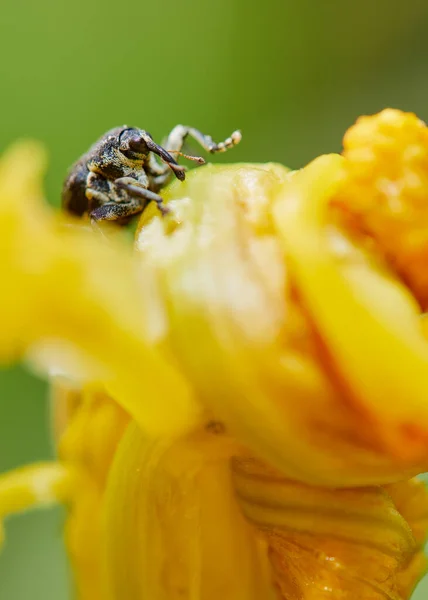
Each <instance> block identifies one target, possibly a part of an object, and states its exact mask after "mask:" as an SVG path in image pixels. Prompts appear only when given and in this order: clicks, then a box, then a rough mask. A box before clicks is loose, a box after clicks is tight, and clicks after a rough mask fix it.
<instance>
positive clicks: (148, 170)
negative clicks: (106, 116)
mask: <svg viewBox="0 0 428 600" xmlns="http://www.w3.org/2000/svg"><path fill="white" fill-rule="evenodd" d="M187 136H191V137H192V138H193V139H194V140H196V141H197V142H198V143H199V144H200V145H201V146H202V147H203V148H204V149H205V150H206V151H207V152H211V153H216V152H225V151H226V150H227V149H228V148H232V147H233V146H235V145H236V144H238V143H239V142H240V140H241V134H240V132H239V131H234V132H233V133H232V135H231V136H230V137H228V138H227V139H226V140H225V141H224V142H220V143H219V144H216V143H215V142H213V140H212V138H211V137H210V136H208V135H204V134H203V133H201V132H200V131H198V130H197V129H194V128H193V127H185V126H184V125H177V126H176V127H174V129H173V130H172V131H171V133H170V134H169V136H168V138H167V141H166V142H165V148H163V147H162V146H159V145H158V144H156V143H155V142H154V141H153V138H152V137H151V135H150V134H149V133H147V131H143V130H142V129H137V128H136V127H126V126H123V127H117V128H115V129H111V130H110V131H108V132H107V133H106V134H105V135H103V136H102V137H101V138H100V139H99V140H98V141H97V142H96V143H95V144H94V145H93V146H92V147H91V148H90V150H89V151H88V152H87V153H86V154H84V155H83V156H82V157H81V158H80V159H79V160H78V161H77V162H76V163H75V164H74V165H73V166H72V167H71V170H70V172H69V174H68V176H67V178H66V180H65V182H64V187H63V192H62V204H63V208H64V209H65V210H67V211H68V212H70V213H72V214H74V215H77V216H82V215H89V217H90V219H91V220H92V221H104V220H106V221H118V222H119V224H124V223H127V222H128V220H129V217H131V216H132V215H136V214H138V213H140V212H142V211H143V210H144V208H145V207H146V206H147V204H148V203H149V202H150V201H153V202H156V204H157V206H158V208H159V210H160V211H161V213H162V214H163V215H164V214H166V213H167V212H168V209H167V208H166V206H164V204H163V202H162V196H160V195H159V194H158V192H159V191H160V190H161V189H162V188H163V187H164V186H165V185H166V184H167V183H168V181H169V180H170V178H171V176H172V175H173V174H174V175H175V176H176V177H177V179H179V180H180V181H184V179H185V176H186V174H185V168H184V167H182V166H180V165H179V164H178V163H177V161H176V160H175V158H173V156H172V154H177V155H182V156H185V157H186V158H188V159H190V160H194V161H196V162H198V163H200V164H203V163H204V162H205V161H204V159H203V158H201V157H195V156H187V155H186V154H183V153H182V152H181V149H182V147H183V144H184V141H185V139H186V137H187ZM154 155H156V156H158V157H159V158H160V160H161V161H162V162H159V160H158V159H156V157H155V156H154Z"/></svg>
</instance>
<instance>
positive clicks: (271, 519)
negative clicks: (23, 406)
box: [0, 111, 428, 600]
mask: <svg viewBox="0 0 428 600" xmlns="http://www.w3.org/2000/svg"><path fill="white" fill-rule="evenodd" d="M426 156H427V157H428V133H427V129H426V127H425V126H424V125H423V124H421V123H420V122H419V121H418V120H417V119H416V118H415V117H413V116H409V115H405V114H403V113H400V112H399V111H385V112H384V113H381V114H380V115H377V116H374V117H369V118H366V119H365V120H362V121H360V122H358V123H357V125H356V126H354V128H352V129H351V130H350V132H348V134H347V136H346V138H345V152H344V155H343V156H337V155H330V156H324V157H320V158H319V159H317V160H316V161H314V162H313V163H311V164H310V165H308V166H307V167H305V168H304V169H303V170H301V171H299V172H289V171H287V170H286V169H285V168H283V167H281V166H279V165H274V164H267V165H251V164H243V165H234V166H225V167H213V166H208V167H205V168H203V169H200V170H195V171H193V172H192V173H190V174H189V176H188V178H187V181H186V183H185V184H182V183H179V182H177V183H176V184H173V185H171V186H170V188H169V189H168V190H167V192H166V201H168V202H169V205H170V207H171V209H172V211H171V215H170V216H168V217H167V218H166V219H161V218H160V217H158V216H157V214H156V212H155V208H152V207H149V208H148V209H147V210H146V211H145V213H144V215H143V217H142V219H141V222H140V226H139V229H138V232H137V237H136V244H135V252H131V250H130V249H129V248H128V246H127V245H126V242H125V241H124V240H123V239H122V236H120V235H113V234H110V233H109V232H108V231H106V237H103V236H100V235H98V234H97V233H96V232H93V231H91V230H90V229H89V228H86V227H85V225H84V224H83V226H82V224H79V223H75V222H68V221H66V220H65V218H64V217H63V216H58V215H55V214H53V213H51V212H50V211H49V210H48V209H47V208H46V207H45V206H44V205H43V203H42V202H41V197H42V192H41V189H40V183H39V181H40V170H41V168H42V164H43V155H42V153H41V151H40V149H39V148H38V147H37V146H36V145H24V146H17V147H15V148H13V149H11V150H10V151H9V153H8V154H7V155H6V156H5V157H4V158H3V160H2V162H1V164H0V232H1V242H0V250H1V256H2V261H1V264H0V277H1V280H2V281H3V282H7V287H6V291H7V293H5V294H2V296H1V299H0V326H1V330H2V335H1V337H0V359H1V360H2V362H11V361H14V360H17V359H20V358H26V359H27V360H30V362H31V363H32V364H34V365H36V367H37V368H39V369H42V370H44V371H45V372H47V373H50V374H52V373H56V381H55V383H54V387H53V396H54V407H55V408H54V413H55V415H54V416H55V419H54V422H55V436H56V440H57V448H58V460H57V461H55V462H53V463H51V464H41V465H34V466H29V467H24V468H23V469H21V470H18V471H16V472H12V473H9V474H5V475H2V476H0V516H7V514H10V513H12V512H17V511H20V510H24V509H27V508H29V507H30V506H32V505H39V504H46V503H51V502H54V501H59V502H64V503H66V504H67V505H68V507H69V517H68V520H67V525H66V544H67V548H68V551H69V555H70V559H71V561H72V564H73V567H74V572H75V578H76V584H77V589H78V593H79V598H80V599H84V600H86V599H88V600H89V599H90V600H97V598H98V599H100V600H123V599H124V598H132V599H133V600H134V599H135V600H138V599H140V598H141V599H143V598H144V599H149V600H174V599H176V600H178V599H182V600H184V599H187V600H214V599H217V598H219V597H221V598H223V599H224V600H229V599H230V600H261V599H263V600H265V599H267V600H269V599H272V600H274V599H275V598H281V599H283V600H298V599H305V600H318V599H320V600H321V598H328V597H331V598H336V597H341V598H344V599H349V600H353V599H355V600H356V599H359V600H376V599H378V598H379V600H381V599H385V598H388V599H390V600H404V599H406V598H409V596H410V594H411V592H412V590H413V587H414V585H415V584H416V582H417V581H418V579H419V578H420V576H421V575H422V573H423V572H424V569H425V559H424V557H423V554H422V548H423V545H424V541H425V537H426V533H427V530H428V520H427V519H428V496H427V493H426V491H425V487H424V486H423V484H422V483H420V482H418V481H417V480H416V479H409V478H410V477H413V476H414V475H417V474H419V473H421V472H423V471H424V470H428V443H427V442H428V402H427V400H426V397H427V391H428V375H427V373H428V370H427V367H428V343H427V341H426V337H425V334H424V329H425V324H424V319H423V315H422V314H421V308H420V306H422V307H424V306H425V300H424V299H425V294H428V286H427V285H425V275H424V272H423V270H422V269H421V265H423V255H424V251H425V249H426V248H428V246H427V244H428V235H425V232H426V233H428V230H426V229H425V228H424V226H423V223H424V219H425V218H427V216H428V210H427V209H426V208H425V206H424V199H425V197H426V199H427V200H428V192H427V191H426V190H428V187H427V185H426V183H428V182H425V179H426V177H427V175H426V172H425V168H424V167H425V162H428V159H427V158H425V157H426ZM426 206H427V207H428V203H426ZM397 207H399V209H398V208H397ZM424 236H425V237H424ZM415 240H416V241H415ZM427 283H428V282H427ZM427 297H428V296H427ZM59 373H61V374H62V375H61V376H58V374H59Z"/></svg>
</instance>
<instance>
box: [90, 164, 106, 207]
mask: <svg viewBox="0 0 428 600" xmlns="http://www.w3.org/2000/svg"><path fill="white" fill-rule="evenodd" d="M109 192H110V190H109V185H108V182H107V181H106V180H105V179H104V178H103V177H100V176H99V175H98V174H97V173H93V172H90V173H89V175H88V178H87V180H86V190H85V196H86V198H87V199H88V200H89V201H90V202H91V201H94V202H95V203H96V204H106V203H107V202H110V201H111V197H110V196H109Z"/></svg>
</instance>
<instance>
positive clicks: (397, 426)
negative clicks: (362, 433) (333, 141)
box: [275, 156, 428, 465]
mask: <svg viewBox="0 0 428 600" xmlns="http://www.w3.org/2000/svg"><path fill="white" fill-rule="evenodd" d="M342 161H343V159H341V158H340V157H338V156H326V157H321V158H319V159H317V160H316V161H314V163H312V164H311V165H310V166H309V167H307V168H306V169H305V170H304V171H302V172H301V174H298V175H297V176H296V177H295V178H294V180H293V184H292V185H291V186H288V187H285V188H284V192H283V196H282V198H281V201H280V202H279V204H278V205H277V207H276V211H275V214H276V219H277V224H278V229H279V231H280V233H281V236H282V240H283V244H284V247H285V248H286V251H287V253H288V255H289V257H290V262H291V265H292V268H293V274H294V276H295V278H296V283H297V285H298V289H299V294H300V296H301V299H302V303H303V304H304V306H305V308H306V309H307V311H308V314H309V318H310V319H311V321H312V322H313V324H314V327H315V328H316V330H317V332H318V334H319V336H320V338H321V340H322V344H323V347H324V349H325V353H326V355H327V360H328V362H329V367H330V372H331V374H332V375H333V377H336V378H337V379H339V380H340V381H341V382H342V384H343V390H344V392H345V394H346V397H347V401H348V402H351V403H353V404H354V406H355V407H356V409H358V408H359V409H360V410H361V411H364V414H365V417H366V420H367V422H368V426H369V427H370V429H368V430H367V433H368V435H370V436H373V438H374V436H376V441H377V443H378V444H379V449H380V450H381V451H382V452H385V451H387V452H388V453H390V454H392V455H395V457H396V460H397V464H399V463H400V462H402V463H403V465H405V463H406V462H414V463H418V461H422V460H426V448H427V441H428V402H427V390H428V344H427V343H426V341H425V339H424V337H423V335H422V333H421V328H420V324H419V320H418V311H417V305H416V303H415V301H414V300H413V298H412V297H411V296H410V294H409V292H408V291H407V290H406V289H405V288H404V287H403V286H402V285H401V284H400V283H399V282H398V281H394V280H393V279H392V278H391V277H390V276H389V275H388V274H387V273H384V272H382V270H381V269H380V268H377V267H376V265H375V264H374V263H373V262H370V260H368V259H364V257H362V258H361V259H360V260H359V261H346V260H342V261H341V260H340V259H339V258H338V257H337V255H335V253H334V251H333V249H332V248H331V246H330V244H329V236H328V232H327V231H326V228H325V223H326V209H327V206H328V201H329V199H330V198H331V196H332V195H333V194H334V192H335V190H336V189H337V186H338V184H339V183H340V181H341V177H342V169H341V163H342ZM290 206H293V207H294V210H293V212H290V209H289V207H290ZM326 362H327V361H326ZM373 441H374V440H373Z"/></svg>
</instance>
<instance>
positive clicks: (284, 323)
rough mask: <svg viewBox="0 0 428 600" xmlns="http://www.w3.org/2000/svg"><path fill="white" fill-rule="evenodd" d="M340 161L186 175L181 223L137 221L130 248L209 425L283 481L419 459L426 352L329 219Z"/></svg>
mask: <svg viewBox="0 0 428 600" xmlns="http://www.w3.org/2000/svg"><path fill="white" fill-rule="evenodd" d="M343 163H344V159H343V158H341V157H339V156H332V157H325V158H321V159H319V161H318V162H315V163H314V164H313V165H310V166H309V167H307V168H305V169H304V170H303V171H301V172H298V173H288V172H287V171H286V170H281V169H279V168H278V167H276V166H269V165H267V166H266V167H265V168H263V169H262V168H260V167H259V166H251V165H241V166H236V167H233V168H232V167H227V168H223V167H221V168H214V167H211V170H210V173H209V174H210V178H209V179H208V178H206V175H205V173H203V174H202V173H201V172H196V173H192V174H191V175H190V176H189V178H188V181H187V182H186V183H185V184H183V185H181V186H172V187H171V190H170V195H169V201H170V202H171V206H173V207H174V212H175V213H176V214H177V215H179V219H178V221H179V222H178V223H176V226H175V227H172V228H171V227H163V226H162V224H161V223H160V220H159V219H154V220H153V221H152V222H150V223H146V225H145V227H144V228H142V229H141V230H140V233H139V237H138V239H137V248H138V249H139V251H140V253H141V255H142V262H143V265H146V266H147V265H150V267H151V268H153V271H154V273H155V277H154V280H155V283H156V285H157V287H158V290H159V297H162V299H163V302H164V306H165V313H166V314H167V315H168V318H169V321H168V325H167V327H166V328H165V345H168V346H169V347H170V348H171V352H172V354H173V355H174V356H175V357H177V361H178V363H179V365H180V367H181V369H182V370H183V372H184V373H185V375H186V376H187V378H188V380H189V381H191V382H192V385H193V386H194V388H195V390H196V392H197V394H198V396H199V397H200V398H201V400H202V402H203V403H204V404H205V405H207V406H209V407H210V409H211V410H212V411H213V412H214V414H215V415H216V416H217V418H220V419H221V420H223V421H224V422H225V423H226V424H227V426H228V427H230V430H231V431H232V432H233V433H234V434H235V435H236V436H237V438H238V439H240V440H241V441H242V443H244V444H246V445H247V446H248V447H249V448H250V449H251V451H252V452H253V453H254V454H255V455H257V456H260V457H263V458H264V459H265V460H266V461H267V462H268V463H270V464H272V465H275V466H276V467H277V468H278V469H280V470H281V472H282V473H283V474H284V475H287V476H288V477H290V478H293V479H297V480H301V481H305V482H307V483H313V484H315V483H318V484H328V485H334V486H347V485H370V484H374V483H376V484H378V483H384V482H385V483H386V482H389V481H393V480H396V479H397V478H403V477H406V476H410V475H413V474H416V473H418V472H421V471H422V470H424V468H425V466H426V464H427V463H428V455H427V450H426V448H427V445H426V435H425V432H424V429H423V426H422V424H423V423H424V422H425V420H426V416H428V415H426V413H427V412H428V405H427V404H426V402H425V397H426V394H425V390H426V389H428V388H427V386H426V384H427V383H428V381H426V372H428V371H427V370H426V369H425V364H426V353H427V351H428V346H427V344H426V342H425V340H424V338H423V336H422V335H421V332H420V330H419V322H418V318H417V309H416V303H415V302H414V301H413V300H412V298H411V296H410V295H409V293H408V292H407V291H406V290H405V289H404V288H403V286H402V285H401V284H400V283H399V282H398V281H394V280H393V279H392V278H391V277H390V276H389V275H388V274H387V273H385V272H382V270H381V269H380V268H378V266H377V265H376V264H375V263H374V262H373V261H372V260H371V259H370V257H369V256H368V255H367V254H365V253H364V251H363V250H362V249H360V248H358V247H356V246H354V245H353V244H352V242H351V241H350V240H349V239H347V238H346V237H345V234H344V233H342V232H340V231H339V230H338V229H337V228H336V229H335V228H334V227H333V221H332V219H330V216H329V215H328V214H327V212H326V207H327V205H328V202H329V200H330V198H331V197H332V196H334V194H335V192H336V190H337V189H338V187H339V186H340V185H342V183H343V179H344V170H343ZM329 219H330V221H331V222H330V223H329ZM409 350H410V353H409ZM422 368H423V369H424V370H425V374H424V371H422ZM409 382H410V383H409ZM409 393H410V394H411V396H410V398H411V399H410V401H409ZM392 399H394V400H393V401H392ZM412 406H414V410H413V409H412ZM412 410H413V411H412ZM384 424H385V426H384Z"/></svg>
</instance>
